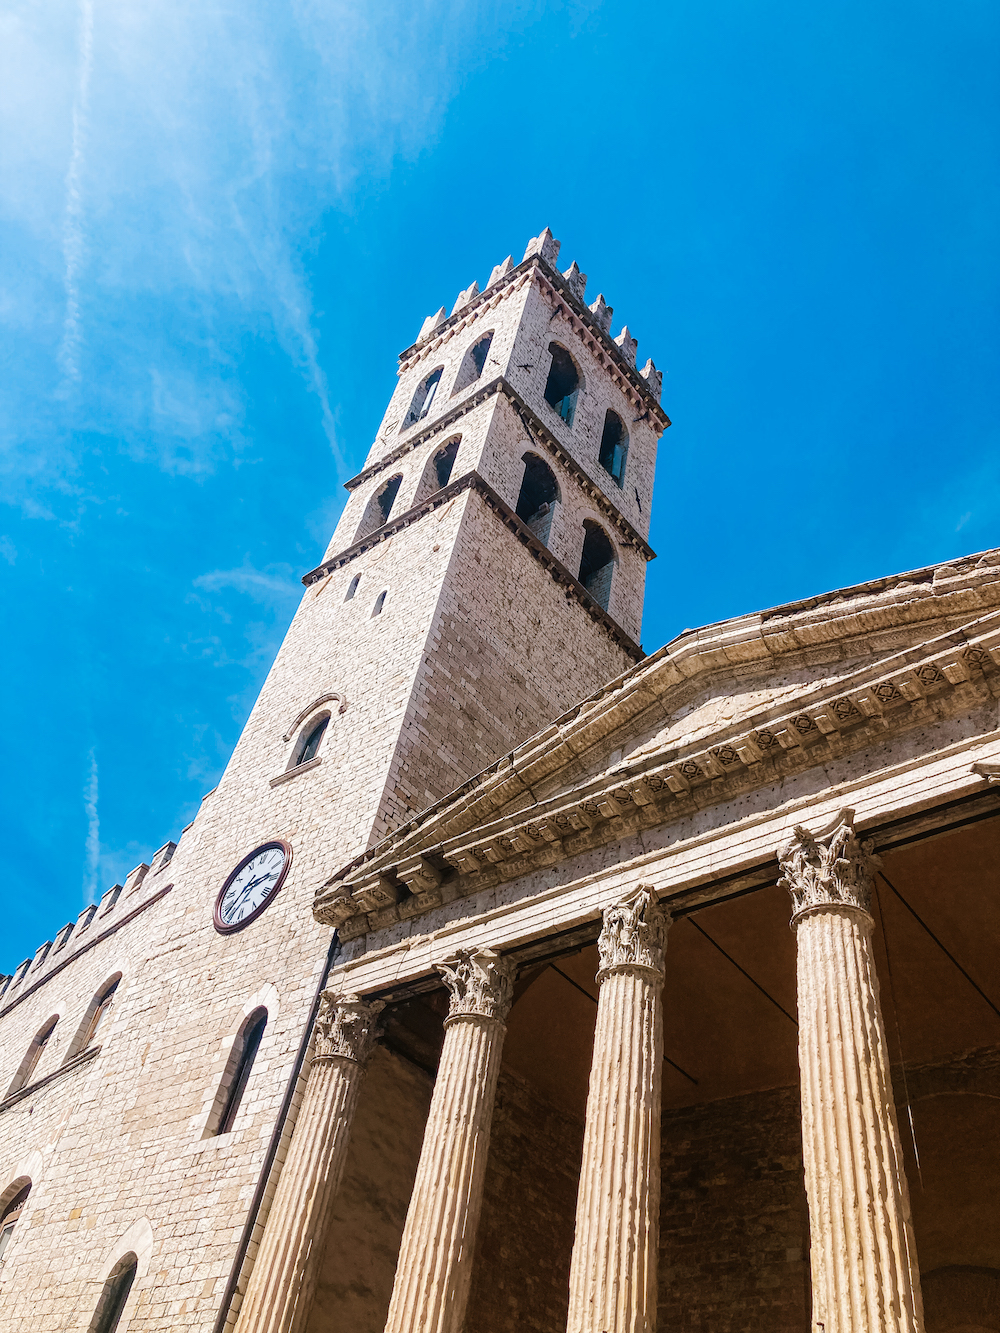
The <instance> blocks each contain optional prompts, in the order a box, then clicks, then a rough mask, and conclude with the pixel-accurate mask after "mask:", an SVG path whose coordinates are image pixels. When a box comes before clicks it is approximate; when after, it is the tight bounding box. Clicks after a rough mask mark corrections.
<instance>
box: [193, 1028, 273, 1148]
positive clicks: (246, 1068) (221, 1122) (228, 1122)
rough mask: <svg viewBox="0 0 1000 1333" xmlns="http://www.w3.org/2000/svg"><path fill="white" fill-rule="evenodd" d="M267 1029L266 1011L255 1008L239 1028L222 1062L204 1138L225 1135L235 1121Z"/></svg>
mask: <svg viewBox="0 0 1000 1333" xmlns="http://www.w3.org/2000/svg"><path fill="white" fill-rule="evenodd" d="M266 1027H267V1010H266V1009H255V1010H254V1011H253V1013H251V1014H249V1015H248V1016H247V1017H246V1018H245V1019H244V1020H243V1023H242V1025H241V1027H240V1030H239V1033H238V1034H237V1037H236V1040H235V1041H234V1042H233V1049H232V1050H231V1051H230V1053H229V1059H228V1061H227V1062H226V1069H225V1073H224V1074H223V1075H222V1082H221V1083H220V1084H219V1091H218V1092H217V1093H216V1097H215V1104H214V1105H213V1107H212V1113H211V1115H210V1116H209V1118H208V1128H207V1129H206V1131H205V1133H206V1137H211V1136H212V1135H214V1134H228V1133H229V1131H230V1130H231V1129H232V1127H233V1124H234V1123H235V1120H236V1113H237V1111H238V1110H239V1109H240V1102H241V1101H242V1100H243V1094H244V1093H245V1092H246V1088H247V1083H248V1082H249V1080H250V1071H251V1070H252V1069H253V1062H254V1060H256V1058H257V1052H258V1050H259V1049H260V1043H261V1038H262V1037H263V1036H264V1029H265V1028H266Z"/></svg>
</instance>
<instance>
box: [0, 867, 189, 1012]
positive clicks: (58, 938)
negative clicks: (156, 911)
mask: <svg viewBox="0 0 1000 1333" xmlns="http://www.w3.org/2000/svg"><path fill="white" fill-rule="evenodd" d="M176 850H177V844H176V843H175V842H167V843H164V845H163V846H162V847H161V848H159V850H158V851H157V852H155V853H154V855H153V856H152V858H151V860H150V861H149V862H148V863H147V862H145V861H143V862H142V863H141V864H140V865H137V866H136V867H135V869H134V870H130V871H129V873H128V874H127V875H126V877H125V883H124V884H113V885H112V886H111V888H110V889H108V890H107V892H106V893H105V894H103V896H102V897H101V898H100V899H99V900H98V901H97V902H96V903H91V904H90V906H89V907H85V908H84V909H83V911H82V912H81V913H80V915H79V916H78V917H77V919H76V920H75V921H69V922H67V923H66V925H65V926H63V927H62V929H61V930H59V931H57V932H56V934H55V936H54V937H53V939H51V940H46V941H45V943H44V944H41V945H39V947H38V948H37V949H36V950H35V952H34V954H32V956H31V957H30V958H26V959H25V960H24V962H23V963H20V964H19V965H18V966H17V967H16V968H15V969H14V971H13V973H11V975H10V976H3V977H0V1015H2V1014H3V1013H4V1012H5V1011H6V1010H7V1009H8V1008H10V1007H11V1006H12V1005H14V1004H16V1003H17V1002H18V1001H19V1000H21V999H23V998H24V996H25V995H27V994H28V993H29V991H33V990H34V989H35V986H36V985H37V984H38V983H40V982H42V981H44V980H47V979H48V977H49V976H51V975H53V974H54V973H55V972H56V971H61V970H62V968H63V966H64V965H65V964H66V963H68V962H70V961H71V960H72V959H73V958H75V957H76V956H77V955H78V954H79V953H82V952H83V950H84V949H87V948H89V947H90V946H91V945H92V944H93V943H94V942H95V941H96V940H98V939H100V938H103V936H104V935H106V934H107V933H108V932H109V930H111V929H117V927H118V926H119V925H122V924H124V922H125V921H126V920H128V919H129V918H130V917H131V916H133V915H134V914H135V912H136V910H137V909H141V908H145V906H146V905H147V904H148V903H149V902H150V901H152V899H153V898H158V897H160V896H161V895H162V893H163V892H164V886H163V885H161V884H155V885H154V884H153V883H152V881H153V879H155V878H156V877H157V876H158V875H159V874H160V872H161V871H162V870H165V869H166V867H167V866H168V865H169V864H170V861H171V858H172V857H173V854H174V852H175V851H176ZM144 885H145V886H146V888H147V889H151V890H152V893H151V894H149V893H147V894H142V895H140V894H139V891H140V889H142V888H143V886H144ZM26 983H27V984H26Z"/></svg>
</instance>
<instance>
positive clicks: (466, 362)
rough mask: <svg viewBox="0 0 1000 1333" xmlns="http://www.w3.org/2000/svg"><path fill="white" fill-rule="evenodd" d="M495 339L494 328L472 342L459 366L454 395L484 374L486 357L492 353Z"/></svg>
mask: <svg viewBox="0 0 1000 1333" xmlns="http://www.w3.org/2000/svg"><path fill="white" fill-rule="evenodd" d="M492 341H493V332H492V330H491V331H490V332H489V333H484V334H483V336H482V337H481V338H480V339H479V340H478V341H477V342H474V343H473V344H472V346H471V347H470V348H469V350H468V351H467V352H466V354H465V356H464V357H463V358H462V364H461V365H460V366H459V368H458V374H457V375H456V376H455V387H454V389H452V391H451V392H452V397H454V395H455V394H456V393H461V391H462V390H463V389H467V388H468V387H469V385H470V384H474V383H475V382H476V380H477V379H479V377H480V376H481V375H482V373H483V369H484V368H485V366H486V358H487V357H488V356H489V354H490V343H491V342H492Z"/></svg>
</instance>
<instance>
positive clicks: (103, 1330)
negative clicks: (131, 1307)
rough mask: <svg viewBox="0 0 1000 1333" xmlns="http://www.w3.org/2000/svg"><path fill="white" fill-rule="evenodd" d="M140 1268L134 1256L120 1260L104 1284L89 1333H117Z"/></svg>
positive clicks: (127, 1256)
mask: <svg viewBox="0 0 1000 1333" xmlns="http://www.w3.org/2000/svg"><path fill="white" fill-rule="evenodd" d="M138 1267H139V1261H138V1259H137V1258H136V1256H135V1255H134V1254H127V1255H125V1257H124V1259H119V1261H118V1262H117V1263H116V1264H115V1266H114V1268H112V1270H111V1272H110V1273H109V1274H108V1280H107V1281H106V1282H105V1284H104V1290H103V1291H102V1292H101V1299H100V1300H99V1301H98V1302H97V1309H96V1310H95V1311H94V1317H93V1319H92V1320H91V1321H90V1328H89V1329H88V1333H115V1330H116V1329H117V1328H118V1325H119V1324H120V1323H121V1318H122V1315H123V1314H124V1313H125V1302H126V1301H127V1300H128V1298H129V1292H130V1291H131V1290H132V1284H133V1282H135V1275H136V1270H137V1269H138Z"/></svg>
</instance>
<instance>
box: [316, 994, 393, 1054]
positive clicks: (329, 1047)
mask: <svg viewBox="0 0 1000 1333" xmlns="http://www.w3.org/2000/svg"><path fill="white" fill-rule="evenodd" d="M384 1008H385V1005H384V1004H383V1002H382V1001H381V1000H363V999H361V997H360V996H359V995H340V994H338V993H337V992H336V991H332V990H325V991H324V992H323V994H322V996H321V998H320V1006H319V1014H318V1016H317V1018H316V1050H315V1054H314V1055H313V1063H315V1062H316V1061H317V1060H321V1061H326V1060H332V1059H334V1058H335V1057H337V1056H339V1057H340V1058H341V1059H344V1060H354V1061H355V1062H356V1063H357V1064H359V1065H363V1064H364V1063H365V1061H366V1060H367V1059H368V1057H369V1056H370V1055H371V1053H372V1049H373V1047H374V1045H375V1043H376V1041H377V1040H378V1038H379V1037H380V1036H381V1035H382V1034H381V1032H380V1031H379V1028H378V1025H377V1019H378V1016H379V1014H380V1013H381V1012H382V1010H383V1009H384Z"/></svg>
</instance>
